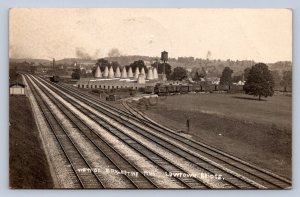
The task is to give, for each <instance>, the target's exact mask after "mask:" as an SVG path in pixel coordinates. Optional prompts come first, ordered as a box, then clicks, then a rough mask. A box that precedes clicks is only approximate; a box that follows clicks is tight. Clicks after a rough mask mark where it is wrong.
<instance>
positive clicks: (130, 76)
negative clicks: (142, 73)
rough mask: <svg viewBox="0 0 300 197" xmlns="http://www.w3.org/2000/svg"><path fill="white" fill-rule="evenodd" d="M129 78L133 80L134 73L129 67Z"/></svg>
mask: <svg viewBox="0 0 300 197" xmlns="http://www.w3.org/2000/svg"><path fill="white" fill-rule="evenodd" d="M128 77H129V78H133V73H132V68H131V67H129V70H128Z"/></svg>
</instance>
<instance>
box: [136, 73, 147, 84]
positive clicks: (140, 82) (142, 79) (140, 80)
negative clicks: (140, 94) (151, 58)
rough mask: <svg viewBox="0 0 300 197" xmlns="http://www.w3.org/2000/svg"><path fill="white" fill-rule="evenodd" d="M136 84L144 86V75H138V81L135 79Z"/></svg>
mask: <svg viewBox="0 0 300 197" xmlns="http://www.w3.org/2000/svg"><path fill="white" fill-rule="evenodd" d="M137 83H139V84H145V83H146V80H145V75H144V74H139V76H138V79H137Z"/></svg>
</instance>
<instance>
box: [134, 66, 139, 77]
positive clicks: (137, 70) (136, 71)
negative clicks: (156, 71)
mask: <svg viewBox="0 0 300 197" xmlns="http://www.w3.org/2000/svg"><path fill="white" fill-rule="evenodd" d="M139 74H140V70H139V67H136V69H135V72H134V78H135V79H137V78H139Z"/></svg>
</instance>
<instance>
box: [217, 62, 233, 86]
mask: <svg viewBox="0 0 300 197" xmlns="http://www.w3.org/2000/svg"><path fill="white" fill-rule="evenodd" d="M232 73H233V70H231V69H230V68H229V67H227V66H226V67H225V68H224V70H223V72H222V75H221V79H220V85H231V84H232V77H231V75H232Z"/></svg>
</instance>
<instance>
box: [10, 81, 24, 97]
mask: <svg viewBox="0 0 300 197" xmlns="http://www.w3.org/2000/svg"><path fill="white" fill-rule="evenodd" d="M25 87H26V86H25V85H24V84H22V83H13V84H11V85H10V86H9V94H10V95H26V92H25Z"/></svg>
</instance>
